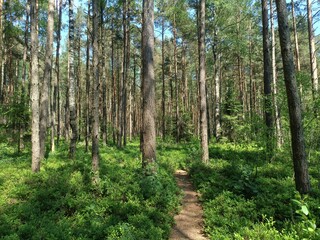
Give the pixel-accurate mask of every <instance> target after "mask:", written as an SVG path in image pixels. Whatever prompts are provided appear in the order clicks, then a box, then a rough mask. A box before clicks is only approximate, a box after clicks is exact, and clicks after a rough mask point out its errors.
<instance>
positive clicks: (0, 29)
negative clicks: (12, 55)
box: [0, 0, 4, 103]
mask: <svg viewBox="0 0 320 240" xmlns="http://www.w3.org/2000/svg"><path fill="white" fill-rule="evenodd" d="M2 7H3V0H0V103H2V102H3V74H4V72H3V71H2V69H3V68H2V66H3V57H4V55H3V21H2V14H3V10H2Z"/></svg>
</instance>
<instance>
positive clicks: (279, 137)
mask: <svg viewBox="0 0 320 240" xmlns="http://www.w3.org/2000/svg"><path fill="white" fill-rule="evenodd" d="M270 25H271V26H270V28H271V29H270V31H271V60H272V65H271V66H272V67H271V68H272V85H273V105H274V112H275V118H276V119H275V120H276V121H275V123H276V137H277V148H281V147H282V145H283V136H282V129H281V118H280V109H279V105H278V96H277V95H278V89H277V66H276V41H275V35H274V20H273V0H270Z"/></svg>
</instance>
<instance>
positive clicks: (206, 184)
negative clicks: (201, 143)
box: [190, 143, 320, 240]
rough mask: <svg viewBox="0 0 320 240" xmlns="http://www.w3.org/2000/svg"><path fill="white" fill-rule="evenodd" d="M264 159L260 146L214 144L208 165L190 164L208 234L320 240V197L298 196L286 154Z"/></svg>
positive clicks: (225, 236) (314, 174) (212, 235)
mask: <svg viewBox="0 0 320 240" xmlns="http://www.w3.org/2000/svg"><path fill="white" fill-rule="evenodd" d="M264 159H265V158H264V149H263V148H262V147H259V146H258V145H257V144H248V145H243V144H241V145H240V144H239V145H236V144H230V143H221V144H217V143H215V144H214V145H213V144H212V145H211V146H210V164H209V165H204V164H202V163H201V162H200V161H197V162H193V163H192V164H190V174H191V177H192V180H193V182H194V184H195V185H196V187H197V188H198V190H199V191H200V193H201V200H202V201H203V207H204V216H205V231H206V233H207V234H208V235H209V236H210V238H211V239H270V240H271V239H272V240H273V239H319V229H318V227H317V226H318V225H319V222H320V214H319V213H320V209H319V191H317V190H314V192H312V193H311V194H310V195H309V196H308V197H307V198H301V197H300V195H299V194H297V193H296V191H295V188H294V186H295V185H294V179H293V177H292V176H293V169H292V162H291V159H290V155H288V154H287V153H286V152H277V153H276V154H275V156H274V158H273V161H272V162H271V163H268V162H266V161H265V160H264ZM316 166H317V165H316V164H315V165H314V167H316ZM310 172H311V173H313V171H312V169H311V171H310ZM317 172H318V171H317ZM317 172H316V171H314V173H313V176H317ZM311 179H313V178H311ZM292 199H296V200H292ZM311 213H312V214H311Z"/></svg>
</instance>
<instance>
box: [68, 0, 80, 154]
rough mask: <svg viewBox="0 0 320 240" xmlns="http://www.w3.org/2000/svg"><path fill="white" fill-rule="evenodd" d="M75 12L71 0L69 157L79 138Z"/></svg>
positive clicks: (74, 150)
mask: <svg viewBox="0 0 320 240" xmlns="http://www.w3.org/2000/svg"><path fill="white" fill-rule="evenodd" d="M74 72H75V71H74V14H73V0H69V108H70V127H71V130H72V135H71V139H70V149H69V158H71V159H73V158H75V153H76V143H77V140H78V126H77V125H78V124H77V107H76V80H75V77H74Z"/></svg>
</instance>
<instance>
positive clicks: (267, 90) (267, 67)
mask: <svg viewBox="0 0 320 240" xmlns="http://www.w3.org/2000/svg"><path fill="white" fill-rule="evenodd" d="M261 4H262V26H263V82H264V115H265V123H266V138H267V139H266V140H267V142H266V152H267V158H269V157H270V153H271V152H272V137H273V131H272V125H273V124H272V123H273V120H272V102H271V93H272V91H271V81H272V71H271V55H270V41H269V24H268V21H269V19H268V3H267V0H261Z"/></svg>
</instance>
